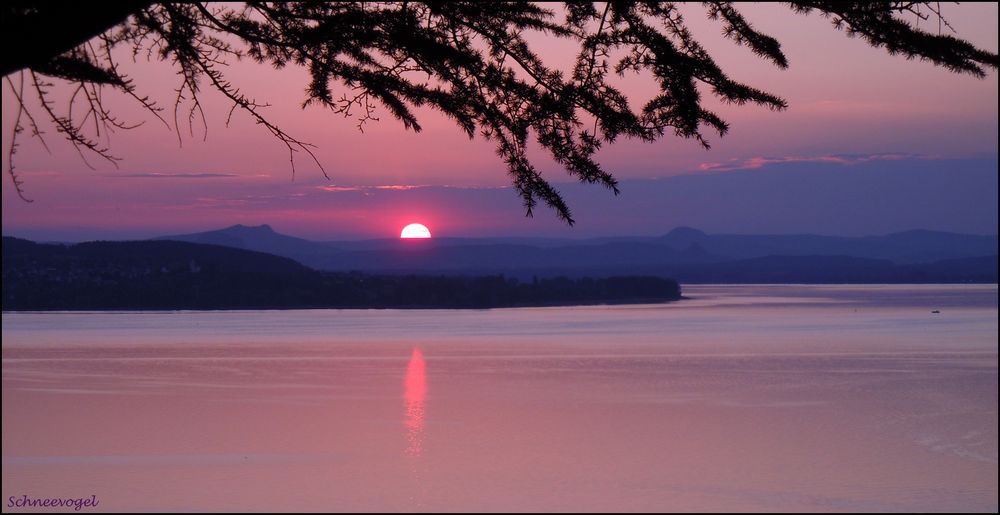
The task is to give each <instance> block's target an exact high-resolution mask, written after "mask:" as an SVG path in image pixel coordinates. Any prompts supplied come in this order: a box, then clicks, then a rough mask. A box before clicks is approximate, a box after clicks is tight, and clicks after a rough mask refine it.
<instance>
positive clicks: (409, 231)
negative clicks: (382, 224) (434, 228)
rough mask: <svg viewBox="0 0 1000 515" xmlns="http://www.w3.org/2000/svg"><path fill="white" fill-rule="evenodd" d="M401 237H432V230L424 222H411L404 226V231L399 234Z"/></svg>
mask: <svg viewBox="0 0 1000 515" xmlns="http://www.w3.org/2000/svg"><path fill="white" fill-rule="evenodd" d="M399 237H400V238H407V239H409V238H430V237H431V231H429V230H428V229H427V226H425V225H424V224H410V225H407V226H406V227H403V232H401V233H400V234H399Z"/></svg>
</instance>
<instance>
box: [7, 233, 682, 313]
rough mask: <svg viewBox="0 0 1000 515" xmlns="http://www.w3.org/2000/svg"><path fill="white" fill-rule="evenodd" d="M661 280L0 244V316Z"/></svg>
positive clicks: (629, 293)
mask: <svg viewBox="0 0 1000 515" xmlns="http://www.w3.org/2000/svg"><path fill="white" fill-rule="evenodd" d="M678 298H680V287H679V285H678V284H677V282H676V281H674V280H671V279H665V278H662V277H637V276H630V277H611V278H599V279H592V278H585V279H568V278H564V277H563V278H553V279H542V280H532V281H531V282H520V281H518V280H516V279H514V278H506V277H503V276H496V275H494V276H480V277H443V276H395V275H392V276H388V275H381V276H380V275H370V274H356V273H352V274H346V273H331V272H319V271H316V270H312V269H310V268H307V267H305V266H303V265H301V264H299V263H297V262H295V261H293V260H291V259H288V258H284V257H279V256H274V255H270V254H265V253H262V252H256V251H248V250H243V249H236V248H231V247H225V246H219V245H208V244H200V243H190V242H179V241H117V242H106V241H100V242H88V243H80V244H76V245H53V244H38V243H34V242H31V241H27V240H21V239H17V238H9V237H4V238H3V291H2V299H3V309H4V310H5V311H6V310H95V309H101V310H104V309H119V310H139V309H141V310H158V309H248V308H249V309H264V308H389V307H393V308H476V309H482V308H492V307H511V306H548V305H575V304H610V303H637V302H642V303H648V302H666V301H671V300H676V299H678Z"/></svg>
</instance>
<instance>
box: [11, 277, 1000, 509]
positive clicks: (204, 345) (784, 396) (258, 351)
mask: <svg viewBox="0 0 1000 515" xmlns="http://www.w3.org/2000/svg"><path fill="white" fill-rule="evenodd" d="M684 293H685V295H686V296H687V297H689V298H688V299H686V300H683V301H680V302H676V303H670V304H659V305H632V306H585V307H560V308H555V307H554V308H520V309H496V310H485V311H475V310H467V311H449V310H358V311H350V310H292V311H217V312H168V313H151V312H139V313H135V312H130V313H120V312H102V313H4V314H3V350H2V358H3V431H2V434H3V499H4V511H28V510H29V509H27V508H19V507H16V506H14V507H12V505H11V504H10V503H11V502H14V501H15V500H17V499H22V498H23V497H22V496H28V497H30V498H50V497H52V498H84V497H85V498H88V499H90V498H91V496H93V498H94V499H96V500H97V501H99V504H98V506H97V507H96V508H92V507H84V508H83V509H82V510H81V511H92V510H95V509H96V510H97V511H104V510H108V511H122V510H140V511H160V510H170V511H173V510H239V511H244V510H246V511H269V510H277V511H289V510H296V511H299V510H311V511H317V510H318V511H358V510H360V511H387V510H388V511H425V510H426V511H430V510H447V511H456V510H473V511H483V510H489V511H506V510H511V511H526V510H546V511H570V510H581V511H604V510H611V511H635V510H643V511H690V510H698V511H705V510H710V511H733V510H735V511H796V510H805V511H859V510H878V511H923V510H935V511H943V510H958V511H968V510H977V511H996V510H997V479H998V478H997V286H996V285H920V286H906V285H904V286H899V285H885V286H881V285H876V286H871V285H864V286H854V285H837V286H808V285H788V286H784V285H780V286H777V285H776V286H753V285H750V286H704V285H703V286H686V287H685V288H684ZM36 509H38V510H42V511H46V510H51V508H48V509H46V508H36Z"/></svg>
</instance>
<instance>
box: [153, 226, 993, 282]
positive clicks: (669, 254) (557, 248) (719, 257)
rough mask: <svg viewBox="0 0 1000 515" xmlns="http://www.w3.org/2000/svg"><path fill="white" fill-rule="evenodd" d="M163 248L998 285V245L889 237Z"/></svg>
mask: <svg viewBox="0 0 1000 515" xmlns="http://www.w3.org/2000/svg"><path fill="white" fill-rule="evenodd" d="M157 239H159V240H176V241H187V242H193V243H210V244H215V245H224V246H229V247H236V248H242V249H248V250H255V251H260V252H268V253H272V254H276V255H280V256H284V257H288V258H291V259H294V260H295V261H298V262H299V263H302V264H304V265H306V266H309V267H312V268H315V269H317V270H326V271H344V272H346V271H361V272H368V273H382V274H384V273H392V274H401V273H434V274H461V275H482V274H497V273H502V274H506V275H508V276H512V277H518V278H522V279H527V278H531V277H554V276H568V277H582V276H589V277H610V276H617V275H632V274H637V273H638V274H644V275H655V276H661V277H673V278H676V279H678V280H679V281H681V282H733V283H752V282H822V283H838V282H861V283H877V282H894V283H899V282H924V283H926V282H996V281H997V257H996V256H997V236H978V235H967V234H955V233H947V232H936V231H920V230H917V231H907V232H900V233H894V234H888V235H885V236H868V237H854V238H852V237H834V236H819V235H810V234H801V235H726V234H717V235H716V234H713V235H710V234H705V233H704V232H702V231H699V230H697V229H692V228H687V227H681V228H677V229H674V230H672V231H670V232H669V233H667V234H665V235H663V236H659V237H618V238H594V239H586V240H570V239H543V238H535V239H533V238H502V239H492V238H432V239H429V240H400V239H379V240H363V241H330V242H317V241H310V240H305V239H301V238H295V237H292V236H287V235H283V234H280V233H277V232H275V231H274V230H273V229H272V228H271V227H270V226H267V225H261V226H255V227H247V226H243V225H235V226H232V227H228V228H225V229H220V230H217V231H210V232H203V233H195V234H183V235H172V236H163V237H161V238H157Z"/></svg>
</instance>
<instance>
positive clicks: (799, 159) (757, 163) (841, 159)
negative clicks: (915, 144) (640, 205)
mask: <svg viewBox="0 0 1000 515" xmlns="http://www.w3.org/2000/svg"><path fill="white" fill-rule="evenodd" d="M903 159H930V158H929V157H928V156H923V155H920V154H905V153H880V154H828V155H822V156H779V157H763V156H756V157H751V158H746V159H736V158H734V159H730V160H729V161H727V162H725V163H702V164H700V165H698V169H699V170H702V171H709V172H728V171H731V170H756V169H757V168H762V167H764V166H770V165H775V164H784V163H830V164H839V165H856V164H860V163H867V162H870V161H900V160H903Z"/></svg>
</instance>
